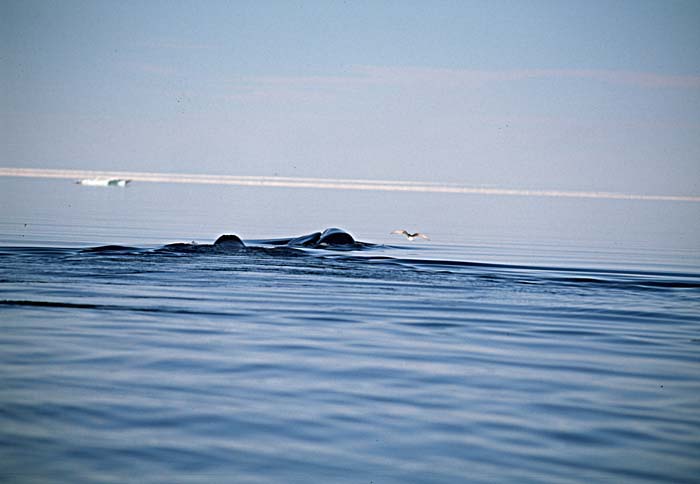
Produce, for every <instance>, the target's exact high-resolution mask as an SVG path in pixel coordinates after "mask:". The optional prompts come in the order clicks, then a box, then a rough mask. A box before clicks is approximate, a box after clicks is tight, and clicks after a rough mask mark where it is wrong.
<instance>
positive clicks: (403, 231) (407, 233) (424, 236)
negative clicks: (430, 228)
mask: <svg viewBox="0 0 700 484" xmlns="http://www.w3.org/2000/svg"><path fill="white" fill-rule="evenodd" d="M391 233H392V234H399V235H405V236H406V238H407V239H408V240H414V239H416V238H417V237H420V238H421V239H425V240H430V237H428V236H427V235H425V234H421V233H420V232H416V233H415V234H412V233H410V232H407V231H406V230H394V231H393V232H391Z"/></svg>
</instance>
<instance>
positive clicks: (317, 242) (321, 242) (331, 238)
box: [82, 227, 374, 253]
mask: <svg viewBox="0 0 700 484" xmlns="http://www.w3.org/2000/svg"><path fill="white" fill-rule="evenodd" d="M250 243H252V244H253V245H252V246H247V245H246V244H245V243H244V242H243V241H242V240H241V238H240V237H239V236H237V235H235V234H223V235H221V236H220V237H219V238H218V239H216V240H215V241H214V243H213V244H198V243H196V242H191V243H186V242H176V243H174V244H167V245H164V246H163V247H160V248H159V249H155V252H166V253H193V252H194V253H211V252H214V253H216V252H222V251H223V252H228V251H237V250H245V249H246V248H248V247H253V248H259V249H261V250H265V249H266V248H269V246H277V247H279V246H281V247H288V248H290V249H296V248H311V249H337V250H357V249H363V248H368V247H373V246H374V244H370V243H367V242H358V241H356V240H355V239H354V238H353V236H352V235H350V234H349V233H347V232H346V231H344V230H342V229H339V228H335V227H333V228H328V229H326V230H324V231H323V232H314V233H312V234H307V235H301V236H299V237H289V238H286V239H266V240H251V241H250ZM266 246H267V247H266ZM143 251H144V250H143V249H139V248H136V247H125V246H121V245H106V246H102V247H92V248H88V249H83V250H82V252H105V253H131V252H143Z"/></svg>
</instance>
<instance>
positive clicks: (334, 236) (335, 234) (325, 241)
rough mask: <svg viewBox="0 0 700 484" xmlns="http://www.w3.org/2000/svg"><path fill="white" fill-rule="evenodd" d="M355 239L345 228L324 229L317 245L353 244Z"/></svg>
mask: <svg viewBox="0 0 700 484" xmlns="http://www.w3.org/2000/svg"><path fill="white" fill-rule="evenodd" d="M353 244H355V239H354V238H353V237H352V235H350V234H349V233H347V232H346V231H344V230H341V229H338V228H335V227H333V228H330V229H326V230H324V231H323V233H322V234H321V237H320V238H319V239H318V242H317V244H316V245H353Z"/></svg>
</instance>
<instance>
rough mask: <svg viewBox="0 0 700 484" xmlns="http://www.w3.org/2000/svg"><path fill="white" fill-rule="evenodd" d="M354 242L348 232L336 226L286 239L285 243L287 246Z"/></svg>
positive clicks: (346, 244)
mask: <svg viewBox="0 0 700 484" xmlns="http://www.w3.org/2000/svg"><path fill="white" fill-rule="evenodd" d="M354 244H355V239H354V238H353V237H352V235H350V234H349V233H347V232H345V231H344V230H341V229H337V228H330V229H326V230H324V231H323V232H314V233H313V234H309V235H302V236H301V237H296V238H294V239H292V240H290V241H288V242H287V243H286V244H285V245H288V246H289V247H314V248H323V247H328V246H331V247H335V246H351V245H354Z"/></svg>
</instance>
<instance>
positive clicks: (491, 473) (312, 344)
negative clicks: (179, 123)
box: [0, 246, 700, 483]
mask: <svg viewBox="0 0 700 484" xmlns="http://www.w3.org/2000/svg"><path fill="white" fill-rule="evenodd" d="M407 253H409V252H408V251H402V248H401V247H393V248H392V247H381V248H379V250H373V249H372V248H367V249H366V250H357V251H330V250H316V249H309V250H306V249H292V248H288V247H272V246H261V247H252V248H246V249H244V250H234V251H225V250H179V251H178V250H162V249H158V248H138V247H120V246H113V247H108V248H106V249H105V248H101V249H97V250H90V251H85V250H79V249H67V248H57V247H43V248H36V247H3V248H0V325H1V328H2V330H1V331H0V479H1V480H2V481H4V482H57V481H58V482H74V483H79V482H123V481H125V480H126V481H137V482H144V483H148V482H154V483H156V482H158V483H159V482H184V483H188V482H251V483H253V482H353V483H355V482H367V483H369V482H375V483H379V482H385V483H403V482H445V483H447V482H450V483H451V482H464V481H468V482H493V481H517V482H581V481H583V480H594V481H606V482H623V481H624V482H664V481H665V482H698V481H697V476H700V464H699V462H700V459H699V457H700V411H699V408H700V322H699V318H698V316H699V315H700V274H697V273H694V272H692V271H664V270H648V271H645V270H634V271H632V270H630V271H628V270H618V269H605V268H603V269H589V268H585V267H583V266H572V267H545V266H527V265H506V264H491V263H479V262H469V261H456V260H439V259H433V258H430V257H427V256H426V257H425V258H416V257H413V255H415V254H413V253H411V254H413V255H412V256H411V257H407V256H406V254H407ZM427 255H430V254H427Z"/></svg>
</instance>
